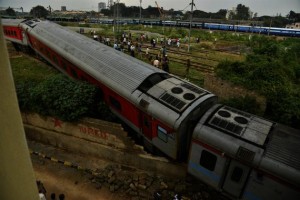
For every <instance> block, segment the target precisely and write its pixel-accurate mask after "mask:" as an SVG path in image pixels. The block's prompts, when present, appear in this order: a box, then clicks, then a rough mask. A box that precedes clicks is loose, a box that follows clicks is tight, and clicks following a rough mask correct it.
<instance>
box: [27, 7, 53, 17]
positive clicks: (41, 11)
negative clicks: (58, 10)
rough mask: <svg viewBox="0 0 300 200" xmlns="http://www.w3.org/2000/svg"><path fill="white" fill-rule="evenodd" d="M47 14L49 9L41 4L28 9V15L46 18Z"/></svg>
mask: <svg viewBox="0 0 300 200" xmlns="http://www.w3.org/2000/svg"><path fill="white" fill-rule="evenodd" d="M48 14H49V11H48V10H47V9H46V8H44V7H43V6H40V5H38V6H36V7H33V8H32V9H31V10H30V15H32V16H33V17H37V18H46V17H47V16H48Z"/></svg>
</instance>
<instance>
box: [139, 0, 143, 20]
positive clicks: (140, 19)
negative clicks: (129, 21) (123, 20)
mask: <svg viewBox="0 0 300 200" xmlns="http://www.w3.org/2000/svg"><path fill="white" fill-rule="evenodd" d="M141 20H142V0H140V23H139V24H141Z"/></svg>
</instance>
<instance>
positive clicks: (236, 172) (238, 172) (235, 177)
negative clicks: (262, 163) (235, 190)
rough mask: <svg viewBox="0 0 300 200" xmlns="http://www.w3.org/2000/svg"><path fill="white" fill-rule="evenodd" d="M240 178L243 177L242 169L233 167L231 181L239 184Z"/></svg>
mask: <svg viewBox="0 0 300 200" xmlns="http://www.w3.org/2000/svg"><path fill="white" fill-rule="evenodd" d="M242 176H243V169H242V168H240V167H235V168H234V169H233V170H232V174H231V180H232V181H234V182H237V183H238V182H240V180H241V178H242Z"/></svg>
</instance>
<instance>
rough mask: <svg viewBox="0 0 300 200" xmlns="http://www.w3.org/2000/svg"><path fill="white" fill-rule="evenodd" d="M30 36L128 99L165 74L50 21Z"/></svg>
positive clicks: (34, 30) (37, 26)
mask: <svg viewBox="0 0 300 200" xmlns="http://www.w3.org/2000/svg"><path fill="white" fill-rule="evenodd" d="M31 34H34V35H35V36H36V37H38V38H39V39H41V40H42V42H45V43H46V44H47V45H49V47H51V48H53V49H54V50H56V51H58V52H60V53H61V55H63V56H65V57H66V58H67V59H70V60H71V59H73V60H74V59H75V63H78V67H81V68H84V70H85V71H87V72H88V73H89V74H90V75H91V76H93V77H95V78H97V79H100V80H102V81H103V82H106V83H107V85H109V86H111V87H112V89H114V90H115V91H117V92H118V91H119V92H120V93H123V94H124V93H125V94H127V95H126V96H127V97H128V94H131V93H132V92H133V91H134V90H136V89H137V88H138V86H139V85H140V84H141V83H142V82H143V81H144V80H145V79H146V78H147V77H148V76H150V75H152V74H154V73H161V74H165V72H164V71H162V70H160V69H157V68H155V67H153V66H151V65H149V64H147V63H144V62H142V61H139V60H138V59H135V58H133V57H131V56H128V55H126V54H124V53H123V52H120V51H117V50H115V49H113V48H107V47H106V46H105V45H104V44H102V43H99V42H97V41H95V40H92V39H88V38H87V37H86V36H83V35H80V34H77V33H75V32H73V31H71V30H69V29H67V28H64V27H62V26H59V25H57V24H55V23H51V22H49V21H42V22H40V23H38V24H36V25H35V27H34V28H33V30H32V31H31ZM57 35H59V37H57Z"/></svg>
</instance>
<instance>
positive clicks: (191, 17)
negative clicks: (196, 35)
mask: <svg viewBox="0 0 300 200" xmlns="http://www.w3.org/2000/svg"><path fill="white" fill-rule="evenodd" d="M193 8H194V0H192V3H191V15H190V31H189V45H188V52H190V46H191V44H190V43H191V29H192V20H193Z"/></svg>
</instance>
